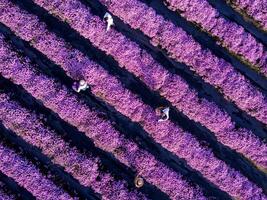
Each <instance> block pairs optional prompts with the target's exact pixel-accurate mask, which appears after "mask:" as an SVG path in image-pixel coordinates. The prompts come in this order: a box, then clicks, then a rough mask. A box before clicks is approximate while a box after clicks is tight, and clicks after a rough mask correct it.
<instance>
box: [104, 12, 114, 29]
mask: <svg viewBox="0 0 267 200" xmlns="http://www.w3.org/2000/svg"><path fill="white" fill-rule="evenodd" d="M104 20H105V21H106V22H107V31H109V30H110V27H111V26H113V25H114V22H113V18H112V16H111V14H109V13H108V12H106V14H105V15H104Z"/></svg>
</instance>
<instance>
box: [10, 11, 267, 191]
mask: <svg viewBox="0 0 267 200" xmlns="http://www.w3.org/2000/svg"><path fill="white" fill-rule="evenodd" d="M12 13H13V14H14V13H17V12H14V10H13V12H12ZM26 19H27V20H26ZM23 21H27V27H28V29H29V30H28V31H27V32H23V33H24V34H23V35H22V37H23V36H24V35H27V39H28V40H29V41H31V40H34V42H33V43H32V45H33V46H34V47H36V48H37V49H38V50H39V51H41V52H42V53H43V54H45V55H47V57H48V58H49V59H51V60H53V61H54V62H55V63H57V64H59V65H61V66H62V67H63V68H64V70H65V71H66V72H67V73H68V74H69V76H71V77H72V78H74V79H77V77H80V78H83V79H85V80H86V81H87V82H88V83H89V84H90V85H91V91H92V92H93V93H94V94H95V95H96V96H98V97H100V98H102V99H103V100H104V101H107V102H108V103H110V104H111V105H112V106H114V107H115V108H116V109H117V110H119V111H120V112H121V113H123V114H124V115H126V116H127V117H129V118H130V119H132V120H133V121H135V122H138V123H140V124H141V125H142V126H143V128H144V129H145V130H146V131H147V132H148V133H149V134H150V135H151V136H152V137H153V138H154V140H155V141H157V142H158V143H160V144H161V145H162V146H163V147H165V148H167V149H168V150H170V151H171V152H173V153H174V154H176V155H177V156H179V157H181V158H184V159H185V160H186V161H187V162H188V164H189V165H190V166H191V167H192V168H195V169H197V170H199V171H200V172H201V173H202V174H203V175H204V177H206V178H207V179H209V180H210V181H211V182H213V183H214V184H215V185H218V187H219V188H221V189H222V190H225V191H226V192H229V193H230V194H231V195H234V194H233V193H231V190H229V188H225V187H224V186H222V184H221V181H220V178H221V177H222V176H224V178H225V179H228V180H229V183H233V180H232V179H233V177H232V174H236V173H237V174H238V175H235V176H239V177H240V178H241V179H243V178H242V175H241V174H239V173H238V172H235V171H234V170H232V169H231V168H229V167H228V166H227V165H226V164H225V163H224V162H222V161H220V160H218V159H217V158H216V157H215V156H214V155H213V154H212V153H211V151H210V150H208V149H206V147H205V148H204V147H202V146H201V145H200V144H199V142H198V141H197V140H196V139H195V138H194V137H192V136H191V135H190V134H189V133H186V132H184V131H183V130H181V128H179V127H177V126H175V125H174V124H173V123H171V122H170V121H168V122H164V123H158V119H159V118H158V117H157V116H156V113H155V112H154V111H153V110H152V108H151V107H149V106H147V105H145V104H144V103H143V102H141V101H140V100H139V99H138V97H136V96H135V95H133V94H132V93H131V92H129V91H128V90H125V89H124V88H123V86H122V85H121V84H120V83H119V82H118V80H117V79H116V78H114V77H112V76H111V75H109V74H108V73H107V72H106V71H105V70H103V69H101V67H100V66H98V65H97V64H96V63H93V62H91V61H90V60H88V58H86V57H85V56H84V55H83V54H82V53H80V52H78V51H77V50H75V49H72V48H71V47H70V46H67V44H66V43H65V42H64V41H63V40H62V39H60V38H58V37H57V36H55V35H54V34H51V33H50V32H48V31H47V30H46V27H45V26H43V25H42V24H40V22H38V21H36V18H35V17H34V16H33V15H25V14H24V13H21V14H20V21H19V22H23ZM13 22H14V20H13ZM19 22H18V21H17V23H16V24H24V23H19ZM13 24H14V23H13ZM37 24H40V26H39V27H38V26H37ZM33 25H35V26H33ZM30 27H31V28H32V29H30ZM11 29H12V30H14V31H18V32H19V31H20V30H21V29H20V27H19V26H16V28H15V27H14V26H12V28H11ZM42 30H44V31H43V33H41V31H42ZM36 31H37V32H39V35H38V36H37V35H36ZM31 34H32V37H31ZM19 36H20V35H19ZM34 36H35V37H34ZM23 38H25V37H23ZM170 130H171V131H170ZM171 138H173V139H175V140H174V141H175V142H174V141H172V140H170V139H171ZM178 138H179V140H177V139H178ZM186 146H190V148H185V147H186ZM262 148H263V147H261V146H259V145H258V143H256V145H254V148H252V146H251V147H250V151H249V152H253V153H254V156H255V154H259V152H261V150H262ZM266 149H267V148H266ZM192 155H194V156H192ZM199 157H202V160H201V161H199V160H198V159H199ZM261 157H264V155H261ZM208 162H210V163H213V165H218V166H220V168H224V169H225V170H227V171H231V173H232V174H231V173H229V176H228V175H225V174H224V173H223V171H217V170H215V169H214V167H212V166H213V165H212V166H209V165H205V164H204V163H208ZM215 163H216V164H215ZM203 164H204V165H203ZM246 181H247V180H245V179H244V184H245V183H246ZM232 186H233V185H232ZM235 195H237V194H235Z"/></svg>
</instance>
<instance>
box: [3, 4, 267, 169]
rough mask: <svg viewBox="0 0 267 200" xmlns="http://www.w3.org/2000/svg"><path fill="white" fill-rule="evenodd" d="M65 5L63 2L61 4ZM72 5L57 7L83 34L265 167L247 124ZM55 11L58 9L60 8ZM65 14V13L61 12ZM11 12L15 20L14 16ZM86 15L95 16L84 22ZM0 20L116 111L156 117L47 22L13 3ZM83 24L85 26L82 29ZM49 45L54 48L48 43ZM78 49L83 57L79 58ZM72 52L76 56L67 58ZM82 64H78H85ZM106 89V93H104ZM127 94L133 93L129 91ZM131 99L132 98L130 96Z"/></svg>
mask: <svg viewBox="0 0 267 200" xmlns="http://www.w3.org/2000/svg"><path fill="white" fill-rule="evenodd" d="M60 4H61V3H59V4H58V5H60ZM49 5H52V4H49ZM71 5H72V7H71V6H68V5H61V6H58V7H57V9H61V8H62V10H63V11H64V13H65V12H66V13H65V16H66V18H64V19H66V20H68V21H71V22H72V25H73V26H74V28H75V29H76V30H78V31H79V32H80V33H81V34H82V35H83V36H85V37H86V38H89V39H90V40H91V41H93V42H94V43H95V44H96V45H97V46H98V47H99V48H101V49H102V50H105V51H106V53H107V54H110V55H112V56H113V57H114V58H115V59H116V60H117V61H118V62H119V64H120V66H122V67H125V68H126V69H127V70H129V71H130V72H132V73H134V74H135V75H136V76H137V77H139V78H140V79H141V80H142V81H143V82H144V83H146V85H147V86H149V88H150V89H152V90H159V91H160V93H161V95H162V96H164V97H165V98H166V99H168V100H169V101H170V102H171V103H172V104H173V105H174V106H176V108H177V109H178V110H180V111H182V112H183V113H184V114H186V115H187V116H188V117H189V118H190V119H192V120H194V121H196V122H200V123H201V124H203V125H204V126H206V127H207V128H209V129H210V130H211V131H212V132H214V133H215V135H216V137H217V139H218V141H220V142H221V143H223V144H225V145H226V146H229V147H230V148H232V149H234V150H236V151H238V152H240V153H242V154H243V155H245V156H246V157H248V158H249V159H250V160H252V161H253V162H254V163H255V164H257V165H258V166H260V167H262V168H266V165H267V163H266V160H264V152H266V146H264V144H263V143H262V142H261V141H260V140H259V138H257V137H255V136H254V135H253V134H252V133H251V132H249V131H247V130H246V129H238V130H236V129H235V123H234V122H231V119H230V117H229V116H228V115H227V114H226V113H225V112H223V111H221V110H220V109H219V108H218V107H217V106H216V105H215V104H214V103H211V102H208V101H207V100H205V99H199V98H198V96H197V94H196V92H195V91H193V90H191V89H190V88H189V86H188V85H187V84H186V83H185V82H184V81H183V80H182V79H181V78H180V77H178V76H176V75H172V74H169V73H168V72H167V71H166V70H164V69H163V68H162V67H161V66H160V65H158V64H157V63H156V62H155V61H154V60H153V59H152V57H151V56H150V55H149V54H147V53H146V52H145V51H143V50H141V49H140V48H139V47H138V46H137V45H136V44H134V43H132V42H130V41H129V40H127V39H126V38H125V37H123V36H122V35H121V34H119V33H117V32H115V31H113V30H112V31H110V33H108V34H107V33H106V30H105V25H104V23H103V22H102V21H101V20H100V19H99V18H98V17H95V16H92V15H90V11H89V9H86V8H85V7H84V6H82V4H79V3H78V2H77V4H74V3H73V4H71ZM74 5H75V6H74ZM6 7H7V6H6ZM74 8H75V11H74ZM77 8H79V9H77ZM56 11H57V13H58V14H59V10H56ZM63 11H62V12H63ZM74 12H75V13H76V14H77V15H78V16H79V19H77V20H75V18H74V17H73V15H71V16H72V18H70V17H68V16H69V15H67V14H68V13H69V14H70V13H74ZM64 13H62V15H63V14H64ZM11 16H12V20H9V19H10V18H11ZM85 19H91V20H88V21H85ZM78 20H79V21H78ZM1 21H2V22H3V23H5V24H6V25H7V26H9V27H10V28H11V29H12V30H13V31H14V32H15V33H16V34H17V35H19V36H20V37H22V38H23V39H24V40H26V41H34V42H31V44H32V45H33V46H34V47H35V48H37V49H39V50H40V51H42V52H43V53H44V54H46V55H48V57H50V59H52V60H54V61H55V62H56V63H58V64H60V65H61V66H62V67H63V68H64V69H65V70H66V71H67V72H69V74H70V75H71V76H72V77H73V78H74V79H77V72H80V73H78V74H79V76H83V78H85V79H86V80H87V81H88V83H89V84H91V85H93V86H92V91H93V92H94V94H95V95H97V96H99V97H100V98H102V99H104V100H105V101H107V102H108V103H110V104H111V105H113V106H114V107H115V108H116V109H117V110H119V111H120V112H121V113H123V114H124V115H126V116H128V117H129V118H131V119H132V120H133V121H137V122H141V124H143V123H144V122H142V121H141V120H142V118H145V117H146V116H143V117H142V115H141V114H140V113H142V112H141V111H142V110H146V111H145V113H146V115H147V116H151V114H150V115H149V113H153V112H152V111H151V109H148V108H146V109H145V108H144V106H141V103H140V101H139V102H138V100H137V99H136V97H134V96H133V95H131V94H130V93H129V92H126V91H125V90H124V89H122V88H121V86H120V87H119V86H118V82H117V80H115V79H114V78H113V79H111V78H110V76H109V75H108V74H107V73H106V72H104V71H103V70H101V69H100V68H98V67H96V66H95V65H94V64H93V63H92V62H89V61H86V59H85V58H84V57H83V59H82V61H77V59H78V60H79V59H80V58H81V56H80V54H79V53H78V52H77V51H72V52H71V53H70V50H67V49H66V47H65V45H64V43H63V42H62V41H61V40H59V39H57V38H56V37H55V36H53V35H51V34H49V33H48V32H47V31H46V30H45V26H42V25H39V26H38V25H37V24H40V23H37V19H36V17H33V16H30V15H27V14H25V13H23V12H21V11H19V10H18V9H16V8H12V9H10V10H9V11H7V10H6V12H3V17H2V18H1ZM26 21H27V25H26V26H24V24H25V23H23V22H26ZM83 22H84V23H83ZM78 26H81V27H86V28H79V27H78ZM44 32H45V34H44ZM115 38H116V39H115ZM51 41H53V42H51ZM48 46H49V48H47V47H48ZM63 47H64V48H63ZM63 49H64V51H63ZM56 52H60V53H56ZM74 52H75V53H74ZM74 54H76V57H78V58H77V59H76V60H75V61H74V59H75V55H74ZM70 55H71V59H72V61H68V58H69V56H70ZM80 60H81V59H80ZM85 61H86V62H85ZM72 63H75V67H73V66H74V65H73V66H71V65H72ZM77 63H83V64H84V63H87V64H85V65H84V66H88V68H86V67H77V66H78V64H77ZM88 63H89V64H88ZM83 64H81V65H79V66H83ZM89 66H90V68H89ZM73 69H74V70H73ZM93 69H95V70H93ZM104 74H105V75H104ZM98 77H101V79H98ZM102 81H103V82H102ZM104 81H105V82H106V83H105V82H104ZM96 83H97V84H96ZM105 91H106V94H105V93H104V92H105ZM111 93H112V94H111ZM113 93H114V95H113ZM125 93H126V94H127V95H128V97H127V96H125ZM122 97H123V98H122ZM128 99H131V100H130V101H129V100H128ZM130 102H131V103H130ZM134 102H135V103H134ZM129 105H131V106H129ZM133 105H135V106H133ZM135 108H136V109H135ZM141 108H143V109H141ZM138 110H139V111H138ZM137 111H138V112H137ZM139 115H140V116H139ZM150 118H151V117H150ZM152 119H153V120H152V121H153V123H150V125H146V124H144V127H145V129H146V130H149V131H148V132H151V130H152V133H153V130H154V133H155V131H156V130H155V129H151V126H152V125H154V127H156V126H160V125H158V123H156V121H155V117H154V116H153V117H152ZM149 120H151V119H149ZM164 126H165V124H164ZM165 127H168V126H165ZM165 129H166V128H165ZM159 130H162V128H157V131H159ZM154 135H155V134H154ZM153 137H154V136H153ZM237 139H238V140H239V142H238V143H237V142H236V140H237Z"/></svg>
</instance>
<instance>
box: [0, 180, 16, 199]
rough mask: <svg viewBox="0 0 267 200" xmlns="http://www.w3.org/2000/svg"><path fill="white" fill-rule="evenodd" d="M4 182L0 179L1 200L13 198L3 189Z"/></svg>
mask: <svg viewBox="0 0 267 200" xmlns="http://www.w3.org/2000/svg"><path fill="white" fill-rule="evenodd" d="M3 187H4V183H2V182H1V181H0V199H1V200H14V196H12V195H9V194H7V193H6V192H5V191H4V190H3Z"/></svg>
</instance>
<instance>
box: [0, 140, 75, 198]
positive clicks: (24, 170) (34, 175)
mask: <svg viewBox="0 0 267 200" xmlns="http://www.w3.org/2000/svg"><path fill="white" fill-rule="evenodd" d="M0 171H1V172H2V173H3V174H5V175H7V176H8V177H10V178H12V179H14V180H15V181H16V182H17V183H18V184H19V185H20V186H22V187H24V188H25V189H27V190H28V191H29V192H31V193H32V194H33V196H35V197H36V199H40V200H50V199H51V200H52V199H55V197H57V198H58V199H60V200H64V199H66V200H70V199H73V198H72V197H71V196H69V194H67V193H65V192H64V191H63V190H62V189H61V188H59V187H57V186H56V185H55V184H54V183H53V182H52V181H51V180H49V179H48V178H47V177H46V176H44V175H43V174H41V172H40V171H39V169H37V168H36V167H35V166H34V165H33V164H32V163H30V161H28V160H26V159H25V158H23V157H21V156H20V155H19V154H17V153H15V152H14V151H13V150H12V149H10V148H8V147H7V146H5V145H4V144H2V143H0Z"/></svg>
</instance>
